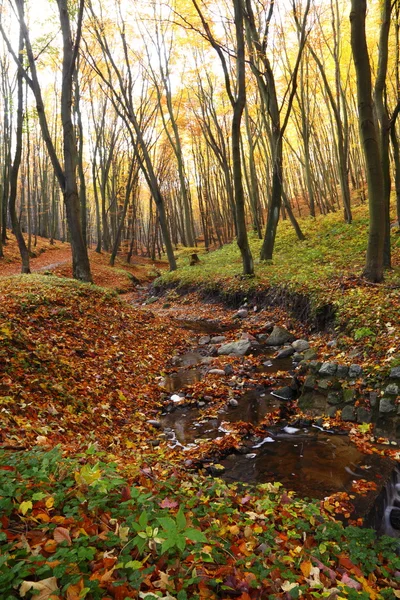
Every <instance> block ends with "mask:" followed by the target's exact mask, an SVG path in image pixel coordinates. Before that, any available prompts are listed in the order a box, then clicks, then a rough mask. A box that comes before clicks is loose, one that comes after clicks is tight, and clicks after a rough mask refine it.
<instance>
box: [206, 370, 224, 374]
mask: <svg viewBox="0 0 400 600" xmlns="http://www.w3.org/2000/svg"><path fill="white" fill-rule="evenodd" d="M208 374H209V375H225V371H224V370H223V369H210V370H209V371H208Z"/></svg>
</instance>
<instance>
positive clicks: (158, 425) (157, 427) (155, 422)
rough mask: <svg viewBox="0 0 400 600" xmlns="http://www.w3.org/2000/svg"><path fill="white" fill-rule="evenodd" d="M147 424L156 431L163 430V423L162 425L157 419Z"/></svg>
mask: <svg viewBox="0 0 400 600" xmlns="http://www.w3.org/2000/svg"><path fill="white" fill-rule="evenodd" d="M147 423H148V424H149V425H151V426H152V427H155V428H156V429H161V423H160V421H157V420H156V419H150V420H149V421H147Z"/></svg>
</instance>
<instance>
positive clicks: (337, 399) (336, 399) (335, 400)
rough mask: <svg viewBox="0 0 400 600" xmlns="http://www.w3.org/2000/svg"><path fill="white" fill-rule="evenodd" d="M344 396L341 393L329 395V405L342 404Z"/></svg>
mask: <svg viewBox="0 0 400 600" xmlns="http://www.w3.org/2000/svg"><path fill="white" fill-rule="evenodd" d="M342 400H343V399H342V394H340V393H339V392H331V393H330V394H328V404H341V402H342Z"/></svg>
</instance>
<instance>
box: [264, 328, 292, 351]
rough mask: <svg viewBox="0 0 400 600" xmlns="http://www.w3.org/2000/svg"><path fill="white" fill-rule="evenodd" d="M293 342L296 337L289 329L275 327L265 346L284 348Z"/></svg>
mask: <svg viewBox="0 0 400 600" xmlns="http://www.w3.org/2000/svg"><path fill="white" fill-rule="evenodd" d="M293 340H294V335H292V334H291V333H290V332H289V331H288V330H287V329H285V328H284V327H279V326H278V325H275V327H274V328H273V330H272V332H271V335H270V336H269V338H268V339H267V340H266V342H265V344H266V345H267V346H283V344H287V343H288V342H292V341H293Z"/></svg>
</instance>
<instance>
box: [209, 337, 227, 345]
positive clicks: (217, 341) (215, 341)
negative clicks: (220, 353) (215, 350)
mask: <svg viewBox="0 0 400 600" xmlns="http://www.w3.org/2000/svg"><path fill="white" fill-rule="evenodd" d="M225 340H226V337H225V336H224V335H214V337H212V338H211V340H210V343H211V344H222V342H224V341H225Z"/></svg>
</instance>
